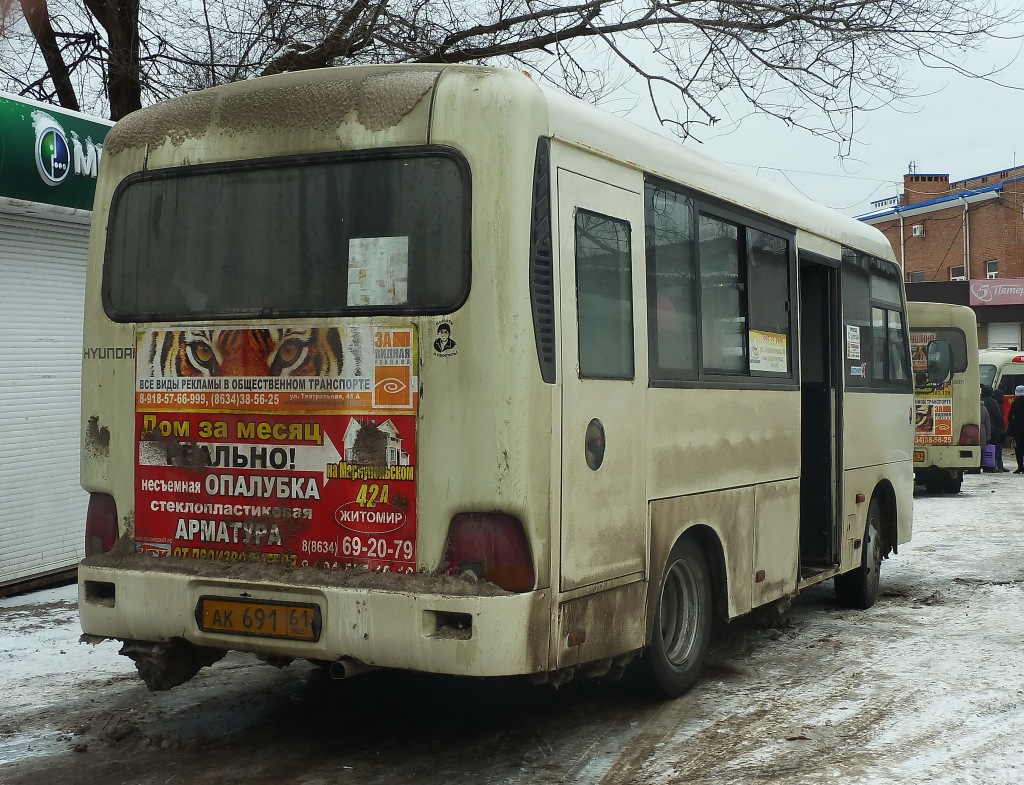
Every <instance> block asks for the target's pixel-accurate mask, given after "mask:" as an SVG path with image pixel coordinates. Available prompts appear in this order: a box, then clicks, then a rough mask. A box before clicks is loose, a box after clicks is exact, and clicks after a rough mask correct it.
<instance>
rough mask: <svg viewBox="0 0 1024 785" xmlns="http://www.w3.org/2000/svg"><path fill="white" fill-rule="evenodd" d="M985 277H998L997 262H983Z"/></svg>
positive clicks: (991, 260)
mask: <svg viewBox="0 0 1024 785" xmlns="http://www.w3.org/2000/svg"><path fill="white" fill-rule="evenodd" d="M985 277H986V278H998V277H999V260H998V259H989V260H988V261H987V262H985Z"/></svg>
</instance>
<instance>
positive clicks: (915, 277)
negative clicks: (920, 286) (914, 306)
mask: <svg viewBox="0 0 1024 785" xmlns="http://www.w3.org/2000/svg"><path fill="white" fill-rule="evenodd" d="M923 280H924V270H913V271H911V272H909V273H907V283H921V282H922V281H923Z"/></svg>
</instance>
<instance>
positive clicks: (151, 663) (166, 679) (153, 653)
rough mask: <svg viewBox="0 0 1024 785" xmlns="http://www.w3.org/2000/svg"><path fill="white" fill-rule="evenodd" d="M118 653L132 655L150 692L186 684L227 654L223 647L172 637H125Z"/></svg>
mask: <svg viewBox="0 0 1024 785" xmlns="http://www.w3.org/2000/svg"><path fill="white" fill-rule="evenodd" d="M118 653H119V654H123V655H124V656H126V657H130V658H131V659H132V661H133V662H134V663H135V667H136V668H137V669H138V671H139V676H140V677H142V680H143V681H144V682H145V683H146V686H147V687H148V688H149V690H150V692H162V691H164V690H169V689H171V688H172V687H177V686H178V685H179V684H184V683H185V682H186V681H188V680H189V679H191V678H192V677H193V676H195V675H196V674H197V673H199V671H200V670H201V669H203V668H205V667H206V666H208V665H213V663H215V662H217V660H219V659H221V658H222V657H223V656H224V655H225V654H227V652H226V651H224V650H222V649H210V648H207V647H205V646H196V645H194V644H192V643H189V642H188V641H187V640H185V639H184V638H171V640H169V641H167V642H166V643H150V642H147V641H125V642H124V645H123V646H121V650H120V651H119V652H118Z"/></svg>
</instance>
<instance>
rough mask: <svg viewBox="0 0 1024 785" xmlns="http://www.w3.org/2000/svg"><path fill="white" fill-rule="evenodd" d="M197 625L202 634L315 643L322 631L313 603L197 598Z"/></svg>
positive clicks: (318, 615)
mask: <svg viewBox="0 0 1024 785" xmlns="http://www.w3.org/2000/svg"><path fill="white" fill-rule="evenodd" d="M196 623H197V624H198V625H199V629H201V630H203V631H204V632H225V633H231V634H233V635H257V636H260V637H264V638H287V639H289V640H296V641H309V642H311V643H316V642H317V641H318V640H320V633H321V632H322V631H323V622H322V619H321V615H320V607H319V606H318V605H314V604H312V603H298V602H273V601H268V600H263V601H260V600H236V599H232V598H230V597H200V598H199V602H198V604H197V605H196Z"/></svg>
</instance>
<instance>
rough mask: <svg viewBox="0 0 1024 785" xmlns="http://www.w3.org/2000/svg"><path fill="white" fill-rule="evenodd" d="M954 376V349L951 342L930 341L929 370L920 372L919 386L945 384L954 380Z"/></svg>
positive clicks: (918, 375) (918, 376)
mask: <svg viewBox="0 0 1024 785" xmlns="http://www.w3.org/2000/svg"><path fill="white" fill-rule="evenodd" d="M952 375H953V349H952V347H951V346H950V345H949V341H929V342H928V370H927V371H920V372H918V374H917V382H918V386H919V387H922V386H924V385H925V384H931V385H935V386H938V385H940V384H945V383H946V382H948V381H949V380H950V378H952ZM922 377H924V378H922Z"/></svg>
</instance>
